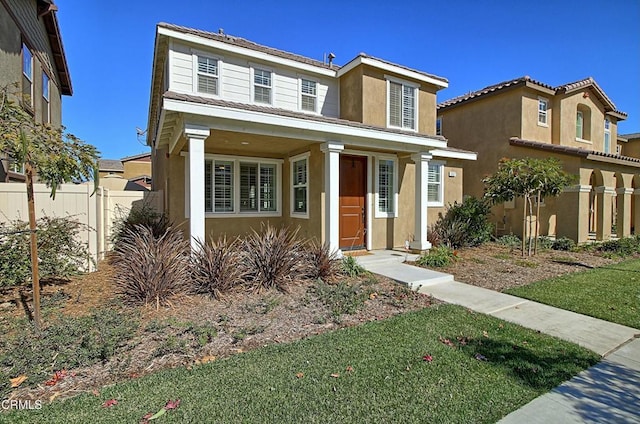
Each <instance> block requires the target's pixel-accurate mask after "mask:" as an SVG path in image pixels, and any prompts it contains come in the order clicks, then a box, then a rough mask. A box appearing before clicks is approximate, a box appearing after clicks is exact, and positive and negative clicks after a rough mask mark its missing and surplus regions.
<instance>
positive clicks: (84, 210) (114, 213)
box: [0, 183, 162, 271]
mask: <svg viewBox="0 0 640 424" xmlns="http://www.w3.org/2000/svg"><path fill="white" fill-rule="evenodd" d="M50 194H51V189H50V188H48V187H47V186H46V185H44V184H35V185H34V195H35V205H36V219H38V218H41V217H43V216H52V217H72V218H73V219H75V220H76V221H78V222H80V223H81V224H84V228H85V230H83V231H82V233H81V234H80V241H81V242H82V243H85V244H86V245H87V246H88V248H89V252H90V254H91V257H92V258H93V260H94V261H95V263H97V262H98V259H102V258H103V257H104V254H105V252H107V251H108V250H109V249H110V248H111V242H110V241H111V236H112V229H113V226H114V220H116V219H119V218H122V217H126V214H127V212H128V211H129V210H130V209H131V208H132V207H134V206H140V205H142V204H144V203H147V204H148V205H149V206H151V207H153V208H155V209H156V210H158V211H162V192H161V191H160V192H151V191H120V190H108V189H106V188H104V187H98V190H97V191H96V192H95V193H94V187H93V184H92V183H87V184H63V185H62V186H60V187H59V188H58V190H57V191H56V198H55V200H54V199H52V198H51V196H50ZM17 219H19V220H21V221H28V220H29V212H28V209H27V189H26V186H25V184H23V183H0V222H10V221H14V220H17ZM87 269H89V270H90V271H94V270H95V267H94V266H93V264H92V263H91V262H88V263H87Z"/></svg>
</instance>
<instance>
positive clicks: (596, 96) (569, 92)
mask: <svg viewBox="0 0 640 424" xmlns="http://www.w3.org/2000/svg"><path fill="white" fill-rule="evenodd" d="M626 117H627V115H626V114H625V113H624V112H620V111H618V110H616V107H615V105H614V104H613V102H612V101H611V100H610V99H609V97H607V95H606V94H605V92H604V91H603V90H602V89H601V88H600V87H599V86H598V84H597V83H596V82H595V81H594V80H593V79H592V78H587V79H584V80H580V81H576V82H573V83H569V84H564V85H560V86H558V87H552V86H550V85H547V84H544V83H542V82H539V81H535V80H533V79H531V78H529V77H526V76H525V77H522V78H517V79H514V80H511V81H505V82H501V83H499V84H496V85H492V86H490V87H486V88H483V89H481V90H478V91H475V92H472V93H468V94H465V95H463V96H459V97H456V98H454V99H451V100H448V101H445V102H442V103H440V104H439V105H438V131H439V134H442V135H444V136H446V137H447V138H448V139H449V143H450V145H451V146H455V147H459V148H464V149H472V150H475V151H477V152H478V156H479V160H478V161H476V162H473V163H469V164H468V166H467V167H466V168H465V171H466V174H467V175H473V176H474V178H465V181H464V194H465V195H473V196H482V195H483V191H484V185H483V183H482V179H483V178H484V177H485V176H487V175H490V174H492V173H494V172H495V171H496V169H497V166H498V162H499V161H500V159H502V158H524V157H535V158H547V157H554V158H557V159H558V160H560V161H561V162H562V164H563V168H564V169H565V171H567V172H568V173H570V174H573V175H576V178H577V180H578V181H577V185H575V186H572V187H569V188H567V189H565V190H564V191H563V193H562V194H561V195H560V196H559V197H558V198H549V199H543V202H541V204H540V207H541V209H540V210H541V217H540V222H539V234H542V235H552V236H558V237H561V236H565V237H569V238H572V239H573V240H575V241H577V242H585V241H587V240H589V238H590V236H592V237H595V238H596V239H597V240H607V239H609V238H610V237H611V234H612V231H615V232H616V233H617V235H618V236H628V235H629V234H631V232H632V228H635V229H639V228H640V203H637V202H640V190H636V189H640V180H639V179H638V171H639V170H640V159H638V158H634V157H628V156H622V155H621V154H619V152H620V151H619V149H618V139H619V138H618V133H617V125H618V122H619V121H621V120H624V119H626ZM520 202H521V200H517V201H515V202H507V203H505V204H504V205H500V206H498V207H496V208H495V209H494V213H495V221H496V225H497V228H498V229H499V230H500V231H503V232H505V233H509V232H514V233H516V234H520V233H521V231H522V224H523V222H525V220H523V216H522V204H521V203H520ZM634 203H635V204H634ZM528 219H533V217H529V218H528Z"/></svg>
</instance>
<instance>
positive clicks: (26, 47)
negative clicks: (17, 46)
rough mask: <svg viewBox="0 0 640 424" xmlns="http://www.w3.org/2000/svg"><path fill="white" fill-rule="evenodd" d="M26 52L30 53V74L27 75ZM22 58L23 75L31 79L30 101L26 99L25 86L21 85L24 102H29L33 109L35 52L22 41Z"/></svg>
mask: <svg viewBox="0 0 640 424" xmlns="http://www.w3.org/2000/svg"><path fill="white" fill-rule="evenodd" d="M25 52H27V53H29V71H30V72H29V75H27V72H26V69H25V66H24V65H25V57H24V55H25ZM21 58H22V65H21V66H22V76H23V77H24V78H27V80H29V83H30V87H29V89H30V93H29V102H26V101H25V99H24V95H25V94H26V93H25V92H24V86H22V87H21V96H22V101H23V103H25V104H27V105H28V106H29V107H30V108H31V109H32V110H33V109H34V108H35V99H34V96H33V93H34V87H33V68H34V66H33V65H34V63H35V62H34V60H33V52H31V49H30V48H29V47H28V46H27V45H26V44H25V43H22V50H21ZM22 84H24V81H22Z"/></svg>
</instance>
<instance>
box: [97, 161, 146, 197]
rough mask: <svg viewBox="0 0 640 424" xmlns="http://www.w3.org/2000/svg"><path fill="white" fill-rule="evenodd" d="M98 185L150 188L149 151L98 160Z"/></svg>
mask: <svg viewBox="0 0 640 424" xmlns="http://www.w3.org/2000/svg"><path fill="white" fill-rule="evenodd" d="M98 173H99V175H100V185H101V186H103V187H106V188H109V189H111V190H150V189H151V179H152V178H151V153H141V154H139V155H133V156H127V157H124V158H122V159H100V160H99V161H98Z"/></svg>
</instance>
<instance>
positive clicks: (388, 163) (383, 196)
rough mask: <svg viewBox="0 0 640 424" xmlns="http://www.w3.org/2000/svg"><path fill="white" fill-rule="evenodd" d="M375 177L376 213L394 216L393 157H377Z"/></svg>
mask: <svg viewBox="0 0 640 424" xmlns="http://www.w3.org/2000/svg"><path fill="white" fill-rule="evenodd" d="M376 171H377V178H376V191H377V194H378V199H377V205H376V206H377V208H376V212H377V214H379V215H381V216H385V215H386V216H394V213H395V209H396V204H395V203H396V202H395V197H396V196H395V193H396V187H395V173H396V162H395V161H394V160H393V159H384V158H378V166H377V169H376Z"/></svg>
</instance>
